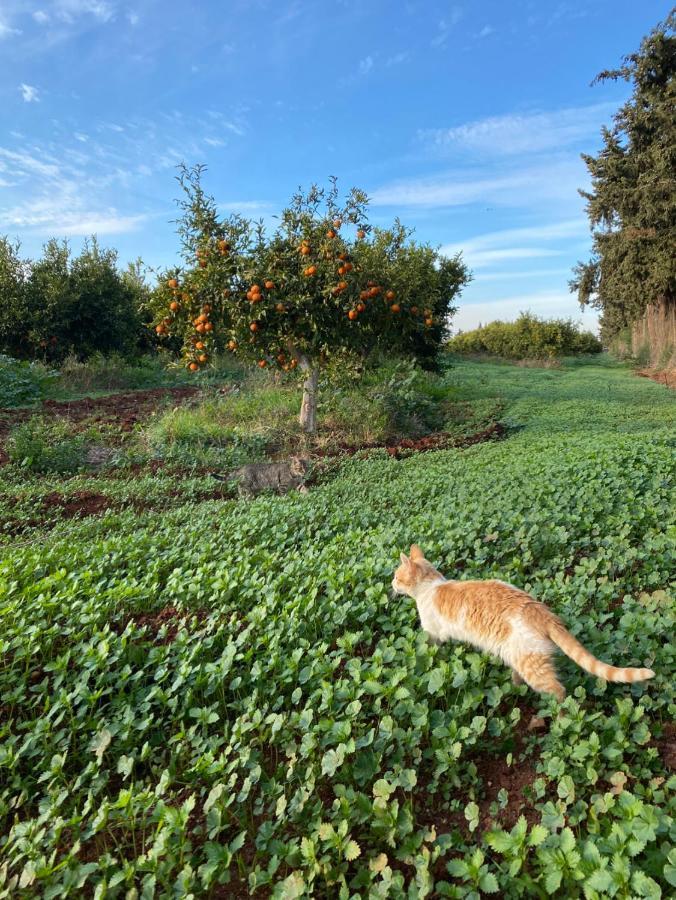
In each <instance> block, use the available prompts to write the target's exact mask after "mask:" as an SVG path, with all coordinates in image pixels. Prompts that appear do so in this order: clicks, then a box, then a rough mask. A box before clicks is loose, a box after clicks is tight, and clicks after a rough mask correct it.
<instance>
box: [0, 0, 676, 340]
mask: <svg viewBox="0 0 676 900" xmlns="http://www.w3.org/2000/svg"><path fill="white" fill-rule="evenodd" d="M670 6H671V3H670V2H668V3H664V2H656V0H641V2H640V3H637V2H635V0H569V2H559V0H538V2H531V0H510V2H508V3H505V2H504V0H485V2H479V0H475V2H469V0H466V2H464V3H463V2H460V3H455V2H440V0H423V2H417V0H390V2H386V0H248V2H245V0H221V2H217V0H203V2H193V3H187V2H182V3H178V2H171V0H162V2H159V0H136V2H135V0H130V2H122V0H42V2H39V0H38V2H31V0H27V2H24V0H0V234H6V235H8V236H9V237H11V238H17V239H19V240H20V241H21V244H22V251H23V253H24V254H25V255H26V256H37V255H39V253H40V249H41V246H42V244H43V243H44V242H45V241H46V240H47V239H48V238H50V237H67V238H68V239H69V240H70V242H71V244H72V246H73V248H74V249H75V250H77V249H79V247H80V245H81V243H82V240H83V239H84V237H85V236H87V235H89V234H92V233H95V234H96V235H97V236H98V237H99V240H100V241H101V242H102V243H103V244H104V245H106V246H112V247H115V248H117V249H118V251H119V254H120V261H121V263H123V264H126V262H128V261H130V260H133V259H136V258H137V257H141V258H142V259H143V260H144V262H146V263H147V264H148V265H149V266H151V267H155V268H159V267H163V266H167V265H171V264H173V263H175V262H177V261H178V249H179V245H178V239H177V237H176V234H175V225H174V223H173V221H172V220H173V219H174V218H175V217H176V207H175V203H174V198H176V196H177V193H178V190H177V184H176V181H175V176H176V166H177V165H178V164H179V163H181V162H185V163H187V164H188V165H193V164H196V163H204V164H205V165H206V166H207V173H206V176H205V187H206V189H207V190H208V192H209V193H211V194H213V196H214V197H215V198H216V200H217V201H218V203H219V206H220V208H221V210H222V212H223V213H224V214H227V213H229V212H239V213H241V214H243V215H246V216H249V217H251V218H256V219H258V218H262V219H264V220H265V222H266V223H268V224H269V225H274V222H275V219H274V216H275V214H276V213H277V212H278V211H279V210H280V209H281V208H282V207H283V206H284V204H285V202H286V201H287V200H288V199H289V197H290V195H291V194H292V192H293V191H295V190H296V189H297V188H298V187H299V186H302V187H307V186H309V185H310V184H311V183H314V182H318V183H326V182H327V179H328V177H329V176H331V175H335V176H337V177H338V179H339V186H340V187H341V188H343V189H345V191H347V189H349V188H350V187H351V186H353V185H356V186H358V187H360V188H362V189H364V190H365V191H366V192H367V193H368V195H369V197H370V198H371V205H370V220H371V222H372V223H373V224H376V225H387V224H388V223H389V222H391V221H392V220H393V219H394V217H395V216H398V217H400V218H401V219H402V221H403V222H404V223H405V224H406V225H409V226H411V227H413V228H415V236H416V238H417V239H419V240H421V241H425V242H429V243H431V244H433V245H437V246H440V247H441V248H442V250H443V252H445V253H449V254H451V253H456V252H458V251H462V253H463V258H464V259H465V261H466V263H467V264H468V266H469V267H470V269H471V271H472V273H473V281H472V283H471V284H470V285H469V286H468V287H467V288H466V289H465V290H464V291H463V294H462V296H461V298H460V300H459V311H458V313H457V314H456V316H455V318H454V320H453V326H454V328H456V329H457V328H462V329H467V328H472V327H475V326H476V325H477V324H479V323H481V322H483V323H486V322H488V321H492V320H493V319H496V318H502V319H507V320H509V319H513V318H515V317H516V316H517V315H518V313H519V312H520V311H522V310H527V309H528V310H531V311H532V312H534V313H537V314H539V315H544V316H565V317H572V318H574V319H576V320H578V321H580V322H582V323H583V324H584V325H585V326H586V327H591V328H595V327H596V315H595V313H594V312H593V311H591V310H588V309H587V310H584V311H583V312H581V311H580V308H579V306H578V304H577V301H576V299H575V297H574V296H573V295H571V294H570V292H569V290H568V280H569V278H570V276H571V268H572V266H573V265H574V264H575V262H576V261H577V260H580V259H586V258H588V255H589V249H590V234H589V227H588V222H587V219H586V217H585V211H584V200H583V199H582V198H581V197H580V196H579V194H578V188H585V187H588V178H587V172H586V168H585V166H584V163H583V162H582V160H581V158H580V154H581V153H582V152H587V153H594V152H596V151H597V150H598V149H599V147H600V142H601V128H602V126H603V125H609V124H611V120H612V114H613V112H614V111H615V110H616V109H617V108H618V106H619V105H620V103H622V102H623V101H624V100H625V99H626V97H627V96H628V92H629V89H628V86H627V85H626V84H625V83H623V82H606V83H603V84H597V85H594V86H592V85H591V82H592V80H593V78H594V76H595V75H596V74H597V73H598V72H599V71H601V70H602V69H607V68H613V67H615V66H616V65H618V64H619V63H620V61H621V58H622V56H624V55H625V54H627V53H630V52H632V51H633V50H635V49H637V48H638V46H639V44H640V41H641V38H642V37H643V36H644V35H645V34H646V33H647V32H648V31H650V29H651V28H653V27H654V26H655V25H656V24H657V23H658V22H659V21H661V20H662V19H663V18H664V17H665V16H666V14H667V13H668V11H669V8H670Z"/></svg>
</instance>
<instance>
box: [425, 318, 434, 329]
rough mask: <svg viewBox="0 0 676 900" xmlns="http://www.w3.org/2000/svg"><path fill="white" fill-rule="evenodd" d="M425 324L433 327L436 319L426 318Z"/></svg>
mask: <svg viewBox="0 0 676 900" xmlns="http://www.w3.org/2000/svg"><path fill="white" fill-rule="evenodd" d="M425 325H426V326H427V327H428V328H431V327H432V325H434V319H425Z"/></svg>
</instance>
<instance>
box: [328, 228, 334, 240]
mask: <svg viewBox="0 0 676 900" xmlns="http://www.w3.org/2000/svg"><path fill="white" fill-rule="evenodd" d="M326 236H327V238H334V237H335V236H336V232H335V231H334V230H333V228H329V230H328V231H327V232H326Z"/></svg>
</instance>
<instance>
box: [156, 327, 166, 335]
mask: <svg viewBox="0 0 676 900" xmlns="http://www.w3.org/2000/svg"><path fill="white" fill-rule="evenodd" d="M155 331H156V332H157V333H158V334H165V333H166V331H167V328H166V325H157V326H155Z"/></svg>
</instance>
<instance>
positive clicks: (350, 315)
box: [347, 309, 359, 322]
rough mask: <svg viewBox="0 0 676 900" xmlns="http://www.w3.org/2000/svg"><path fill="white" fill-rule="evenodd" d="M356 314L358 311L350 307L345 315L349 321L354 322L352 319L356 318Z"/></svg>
mask: <svg viewBox="0 0 676 900" xmlns="http://www.w3.org/2000/svg"><path fill="white" fill-rule="evenodd" d="M358 315H359V313H358V312H357V310H356V309H351V310H350V311H349V313H348V314H347V317H348V319H349V320H350V321H351V322H354V320H355V319H356V318H357V316H358Z"/></svg>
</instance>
